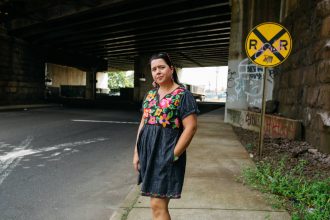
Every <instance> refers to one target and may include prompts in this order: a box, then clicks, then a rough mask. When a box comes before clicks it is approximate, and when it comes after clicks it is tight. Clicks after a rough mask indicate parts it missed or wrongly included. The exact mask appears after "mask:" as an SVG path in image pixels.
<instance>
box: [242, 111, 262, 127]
mask: <svg viewBox="0 0 330 220" xmlns="http://www.w3.org/2000/svg"><path fill="white" fill-rule="evenodd" d="M245 122H246V123H247V125H248V126H259V125H260V116H259V115H257V114H251V113H249V112H248V113H247V114H246V116H245Z"/></svg>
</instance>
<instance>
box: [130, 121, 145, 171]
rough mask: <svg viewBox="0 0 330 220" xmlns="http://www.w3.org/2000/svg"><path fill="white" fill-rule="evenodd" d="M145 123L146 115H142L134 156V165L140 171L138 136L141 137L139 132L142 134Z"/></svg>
mask: <svg viewBox="0 0 330 220" xmlns="http://www.w3.org/2000/svg"><path fill="white" fill-rule="evenodd" d="M143 125H144V117H143V115H142V118H141V121H140V125H139V129H138V132H137V135H136V141H135V147H134V156H133V166H134V169H135V171H136V172H138V171H139V169H140V167H139V165H140V163H139V155H138V151H137V142H138V137H139V134H140V131H141V129H142V127H143Z"/></svg>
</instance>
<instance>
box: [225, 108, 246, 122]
mask: <svg viewBox="0 0 330 220" xmlns="http://www.w3.org/2000/svg"><path fill="white" fill-rule="evenodd" d="M228 115H229V117H230V119H229V120H230V121H231V123H233V124H236V125H239V126H242V124H243V121H242V117H241V112H239V111H235V110H230V109H228Z"/></svg>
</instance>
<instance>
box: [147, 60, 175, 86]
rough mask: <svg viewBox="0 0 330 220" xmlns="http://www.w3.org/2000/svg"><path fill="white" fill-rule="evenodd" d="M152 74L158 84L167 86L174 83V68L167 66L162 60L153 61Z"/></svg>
mask: <svg viewBox="0 0 330 220" xmlns="http://www.w3.org/2000/svg"><path fill="white" fill-rule="evenodd" d="M151 73H152V78H153V79H154V81H155V82H156V83H157V84H159V85H162V84H166V83H169V82H171V81H172V74H173V67H172V66H169V65H167V64H166V62H165V60H163V59H161V58H159V59H154V60H152V61H151Z"/></svg>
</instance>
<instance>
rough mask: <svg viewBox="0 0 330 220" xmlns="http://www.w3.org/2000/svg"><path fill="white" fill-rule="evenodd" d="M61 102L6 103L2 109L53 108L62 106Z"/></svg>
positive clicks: (0, 108)
mask: <svg viewBox="0 0 330 220" xmlns="http://www.w3.org/2000/svg"><path fill="white" fill-rule="evenodd" d="M60 106H62V105H61V104H30V105H4V106H0V112H1V111H16V110H28V109H33V108H51V107H60Z"/></svg>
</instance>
